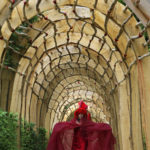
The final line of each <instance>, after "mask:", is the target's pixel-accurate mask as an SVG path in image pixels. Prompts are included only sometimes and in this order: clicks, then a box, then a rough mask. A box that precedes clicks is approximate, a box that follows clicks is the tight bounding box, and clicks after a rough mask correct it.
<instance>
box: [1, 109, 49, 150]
mask: <svg viewBox="0 0 150 150" xmlns="http://www.w3.org/2000/svg"><path fill="white" fill-rule="evenodd" d="M17 130H19V128H18V117H17V115H16V114H13V113H8V112H4V111H2V110H0V150H18V143H17ZM20 141H21V150H44V149H46V146H47V138H46V130H45V129H44V128H38V129H36V131H35V124H33V123H27V122H26V121H24V122H23V121H22V123H21V139H20Z"/></svg>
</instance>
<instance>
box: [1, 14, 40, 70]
mask: <svg viewBox="0 0 150 150" xmlns="http://www.w3.org/2000/svg"><path fill="white" fill-rule="evenodd" d="M28 21H29V23H31V24H33V23H35V22H37V21H39V17H38V16H34V17H32V18H31V19H29V20H28ZM21 26H23V27H29V24H28V23H27V22H23V23H22V24H21ZM26 33H27V30H23V28H21V27H17V28H16V29H15V31H14V32H13V33H12V34H11V37H10V39H9V45H8V46H9V47H8V48H7V49H6V55H5V60H4V65H6V66H9V67H12V68H17V66H18V61H19V59H20V58H21V56H19V55H16V53H14V51H16V52H19V53H21V54H24V53H25V52H26V50H27V49H28V47H29V46H30V44H31V43H30V42H31V39H30V37H27V36H26ZM12 49H13V50H12Z"/></svg>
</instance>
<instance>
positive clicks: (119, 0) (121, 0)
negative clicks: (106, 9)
mask: <svg viewBox="0 0 150 150" xmlns="http://www.w3.org/2000/svg"><path fill="white" fill-rule="evenodd" d="M118 2H120V3H121V4H123V5H126V4H125V3H124V1H123V0H118Z"/></svg>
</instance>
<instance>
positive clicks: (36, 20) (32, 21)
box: [29, 16, 39, 23]
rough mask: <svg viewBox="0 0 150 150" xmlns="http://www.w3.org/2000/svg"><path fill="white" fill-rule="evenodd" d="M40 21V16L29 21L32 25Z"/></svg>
mask: <svg viewBox="0 0 150 150" xmlns="http://www.w3.org/2000/svg"><path fill="white" fill-rule="evenodd" d="M38 21H39V17H38V16H34V17H32V18H31V19H29V22H30V23H35V22H38Z"/></svg>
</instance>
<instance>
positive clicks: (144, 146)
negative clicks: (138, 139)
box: [143, 135, 146, 150]
mask: <svg viewBox="0 0 150 150" xmlns="http://www.w3.org/2000/svg"><path fill="white" fill-rule="evenodd" d="M143 148H144V150H146V138H145V136H144V135H143Z"/></svg>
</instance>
